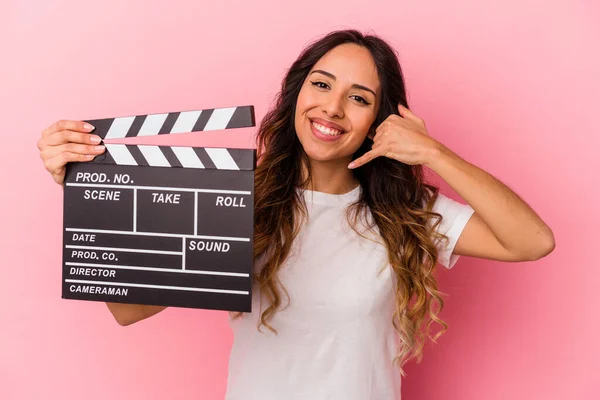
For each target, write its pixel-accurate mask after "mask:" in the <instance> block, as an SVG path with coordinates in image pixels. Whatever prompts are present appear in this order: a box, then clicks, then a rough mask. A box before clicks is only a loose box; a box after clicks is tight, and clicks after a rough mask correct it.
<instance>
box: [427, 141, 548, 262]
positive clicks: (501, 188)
mask: <svg viewBox="0 0 600 400" xmlns="http://www.w3.org/2000/svg"><path fill="white" fill-rule="evenodd" d="M424 165H426V166H427V167H429V168H431V169H432V170H433V171H435V172H436V173H437V174H438V175H439V176H440V177H441V178H442V179H443V180H444V181H446V182H447V183H448V184H449V185H450V186H451V187H452V188H453V189H454V190H455V191H456V192H457V193H458V194H459V195H460V196H461V197H462V198H463V199H465V201H466V202H467V203H468V204H469V205H470V206H471V207H472V208H473V209H474V210H475V213H474V214H473V216H472V217H471V219H470V220H469V222H468V223H467V225H466V227H465V229H464V231H463V233H462V235H461V236H460V238H459V239H458V241H457V243H456V247H455V249H454V253H455V254H459V255H466V256H473V257H479V258H488V259H494V260H499V261H532V260H537V259H539V258H542V257H544V256H546V255H548V254H549V253H550V252H552V250H553V249H554V235H553V233H552V230H551V229H550V227H548V225H546V224H545V223H544V221H542V219H541V218H540V217H539V216H538V215H537V214H536V213H535V211H533V209H531V207H529V206H528V205H527V204H526V203H525V202H524V201H523V200H521V199H520V198H519V196H518V195H517V194H516V193H514V192H513V191H512V190H511V189H510V188H508V187H507V186H506V185H504V184H503V183H502V182H500V181H499V180H498V179H496V178H494V177H493V176H492V175H490V174H489V173H487V172H485V171H484V170H482V169H480V168H478V167H476V166H475V165H473V164H471V163H469V162H467V161H465V160H464V159H462V158H461V157H459V156H458V155H456V154H455V153H453V152H452V151H451V150H450V149H448V148H447V147H446V146H444V145H443V144H441V143H439V142H437V145H436V146H435V147H434V148H432V150H431V151H430V152H429V156H428V157H427V158H426V160H425V162H424Z"/></svg>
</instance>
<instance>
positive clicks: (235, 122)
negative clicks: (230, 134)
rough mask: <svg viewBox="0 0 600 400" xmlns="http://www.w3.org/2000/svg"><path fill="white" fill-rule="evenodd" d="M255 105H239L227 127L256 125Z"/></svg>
mask: <svg viewBox="0 0 600 400" xmlns="http://www.w3.org/2000/svg"><path fill="white" fill-rule="evenodd" d="M254 125H255V121H254V106H242V107H237V108H236V110H235V111H234V112H233V115H232V116H231V119H230V120H229V123H227V127H226V128H225V129H232V128H246V127H250V126H254Z"/></svg>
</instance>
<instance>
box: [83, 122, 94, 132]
mask: <svg viewBox="0 0 600 400" xmlns="http://www.w3.org/2000/svg"><path fill="white" fill-rule="evenodd" d="M83 127H84V128H85V129H87V130H88V131H91V130H93V129H94V127H93V126H92V125H90V124H88V123H87V122H86V123H85V124H83Z"/></svg>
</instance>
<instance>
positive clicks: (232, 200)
mask: <svg viewBox="0 0 600 400" xmlns="http://www.w3.org/2000/svg"><path fill="white" fill-rule="evenodd" d="M217 206H224V207H246V205H245V204H244V198H243V197H231V196H225V197H224V196H217Z"/></svg>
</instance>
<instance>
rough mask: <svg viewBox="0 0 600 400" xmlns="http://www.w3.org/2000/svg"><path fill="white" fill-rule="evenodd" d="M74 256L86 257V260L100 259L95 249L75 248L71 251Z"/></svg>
mask: <svg viewBox="0 0 600 400" xmlns="http://www.w3.org/2000/svg"><path fill="white" fill-rule="evenodd" d="M71 257H72V258H85V259H86V260H98V259H99V257H98V254H96V252H95V251H83V250H73V251H72V252H71Z"/></svg>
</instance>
